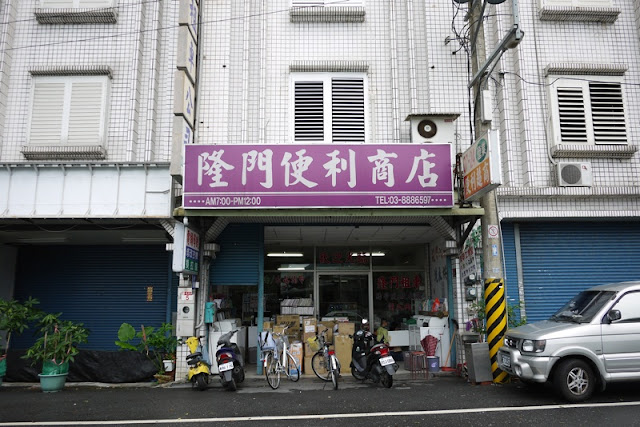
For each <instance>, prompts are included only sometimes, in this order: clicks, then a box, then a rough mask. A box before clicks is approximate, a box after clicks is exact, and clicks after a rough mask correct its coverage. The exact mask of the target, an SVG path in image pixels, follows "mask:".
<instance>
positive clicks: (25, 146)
mask: <svg viewBox="0 0 640 427" xmlns="http://www.w3.org/2000/svg"><path fill="white" fill-rule="evenodd" d="M468 6H469V4H468V3H457V2H455V1H453V2H435V1H430V0H429V1H428V0H401V1H392V2H385V1H378V0H341V1H330V0H325V1H306V0H293V1H292V0H271V1H268V2H267V1H263V0H262V1H261V0H243V1H238V0H225V1H216V2H211V1H201V2H196V0H191V1H186V0H185V1H181V2H162V1H152V2H132V3H129V2H126V3H125V2H118V1H111V0H105V2H104V4H103V3H101V2H95V1H93V2H90V1H87V2H83V0H73V1H72V0H68V1H67V2H65V1H55V2H53V1H47V0H41V1H36V0H31V1H20V2H18V1H3V2H1V3H0V13H1V14H2V19H3V20H2V22H3V23H4V25H3V26H2V34H1V38H0V43H1V49H0V55H2V61H0V67H1V70H0V71H1V73H0V101H1V103H2V106H3V108H1V109H0V135H2V139H1V140H0V165H1V166H2V168H0V225H1V227H2V228H1V229H0V252H1V253H2V257H0V266H1V267H2V269H1V270H0V292H2V295H3V296H7V297H12V296H14V297H18V298H24V297H27V296H29V295H31V296H35V297H39V298H40V299H41V300H42V301H43V308H44V309H48V310H51V311H63V312H65V313H68V314H69V316H70V317H71V318H72V320H78V321H84V322H85V323H86V324H88V326H89V327H90V328H91V329H92V341H91V346H92V347H93V348H96V349H109V348H112V347H113V340H115V331H117V327H118V326H119V325H120V323H122V322H124V321H127V322H129V323H132V324H138V323H146V324H150V323H156V324H159V323H160V322H162V321H165V320H172V319H173V316H172V313H174V312H175V311H176V303H177V304H178V308H180V304H181V301H182V303H184V300H182V299H181V298H180V296H179V295H180V290H178V289H177V287H178V277H177V275H176V273H175V271H174V270H176V268H173V267H174V266H172V259H171V252H167V251H166V249H165V243H172V242H173V237H172V236H174V233H175V229H174V225H175V224H176V222H178V223H180V224H184V223H187V224H188V226H189V227H192V228H193V229H194V230H196V231H197V233H198V234H199V237H200V240H201V242H202V243H203V244H209V243H215V244H217V246H216V247H215V253H214V252H208V251H205V250H204V249H206V248H205V247H203V246H201V247H200V249H203V250H202V251H201V253H202V257H201V258H200V259H199V261H201V262H200V270H199V273H198V275H197V276H196V275H193V277H192V278H191V279H189V277H188V276H183V277H182V279H181V281H180V284H181V285H183V287H182V289H189V288H190V287H191V288H192V290H194V293H195V295H197V305H196V306H194V310H195V313H196V316H195V318H189V319H187V320H188V322H187V323H186V325H187V329H188V330H193V331H196V330H197V329H198V328H199V327H201V326H202V325H203V316H204V303H205V302H206V301H210V300H215V301H217V302H218V304H219V308H220V312H221V313H224V315H225V316H227V317H234V318H240V319H242V321H243V322H244V323H246V324H257V325H258V327H261V325H262V320H263V319H266V318H268V317H269V316H271V315H275V314H293V313H300V314H313V315H316V316H319V317H328V318H334V317H335V318H344V317H346V318H349V319H350V320H357V319H360V318H363V317H366V318H370V319H372V320H373V322H374V323H375V324H377V322H378V321H379V320H380V319H381V318H388V319H389V320H390V321H391V323H395V324H397V325H402V324H403V323H404V322H405V321H406V319H407V318H409V317H411V316H412V315H414V314H416V313H419V312H430V313H433V312H440V314H441V315H445V316H446V315H448V316H449V317H451V318H454V319H456V320H457V321H458V323H459V324H460V325H461V327H462V325H464V324H465V323H467V322H468V321H470V320H471V319H472V318H473V317H474V316H475V315H476V314H475V313H473V311H472V310H471V308H472V306H473V304H474V303H476V302H478V298H480V299H481V298H482V285H481V284H478V283H477V282H473V281H468V280H466V279H468V278H469V277H468V276H469V274H471V273H474V272H475V273H476V275H477V276H480V266H478V267H476V266H475V265H474V263H469V262H468V260H469V259H470V258H471V259H473V260H475V258H476V256H475V255H473V254H471V255H469V254H470V252H468V251H463V247H464V244H465V240H466V237H467V236H468V235H469V232H470V231H471V229H472V227H473V225H474V224H476V223H477V221H478V220H479V219H480V218H481V217H482V215H483V213H484V211H483V209H482V207H481V206H480V205H479V204H478V202H472V203H469V202H464V201H463V200H461V197H460V195H459V191H461V183H460V179H459V175H460V173H461V171H460V168H459V167H458V168H457V167H456V165H457V164H459V163H458V162H457V161H456V158H457V155H459V154H462V153H464V152H465V151H466V150H467V149H468V148H469V147H470V146H471V145H472V144H473V143H474V142H475V137H474V136H473V135H474V129H473V112H474V111H475V109H476V108H479V105H480V102H479V98H478V99H475V98H474V97H473V95H472V94H471V93H470V91H469V89H468V88H467V85H468V83H469V81H470V78H471V77H472V76H471V66H470V62H471V57H472V55H473V53H472V47H471V44H472V43H471V41H472V40H471V37H470V34H469V25H471V24H472V23H470V22H469V21H468V20H466V19H465V16H466V15H467V12H468ZM61 12H62V13H61ZM515 12H517V13H515ZM484 14H485V19H484V20H483V25H484V33H485V40H484V42H485V49H486V51H487V55H489V54H490V53H491V52H492V51H493V46H497V45H498V44H499V42H500V41H501V40H502V39H503V37H504V35H505V34H506V33H507V32H508V31H509V30H510V29H511V28H512V27H513V25H514V22H519V27H520V29H522V30H523V31H524V32H525V37H524V39H523V40H522V42H521V43H520V44H519V45H518V46H517V47H515V48H513V49H509V50H507V51H505V52H504V53H503V54H502V55H501V56H500V57H499V59H498V60H497V61H496V62H495V64H494V65H493V66H492V67H490V70H491V74H490V76H489V77H487V78H486V80H485V81H486V85H485V88H486V90H487V92H484V93H483V96H482V100H483V102H482V105H483V106H486V107H487V111H484V112H483V115H484V116H485V118H486V119H487V120H490V121H491V129H492V130H494V131H495V135H496V136H497V140H498V142H499V152H500V156H501V166H502V168H501V169H502V174H501V175H502V176H501V178H502V185H501V186H500V187H499V188H498V189H497V190H496V191H495V195H496V200H497V206H498V216H499V218H500V221H499V224H495V225H496V226H499V227H498V229H499V232H500V234H501V236H502V242H503V247H504V249H503V251H502V253H496V254H494V256H500V257H503V260H504V265H505V272H504V276H505V277H504V278H505V282H506V294H507V300H508V302H509V303H510V304H513V305H516V304H519V305H520V311H519V312H518V313H519V314H520V316H526V317H527V318H528V319H529V320H539V319H541V318H544V317H546V316H548V315H549V314H551V312H552V311H553V310H554V309H555V308H556V307H558V306H560V305H561V303H562V302H563V300H565V299H567V297H568V296H570V295H571V294H573V293H575V291H576V290H577V289H583V288H586V287H588V286H591V285H595V284H599V283H606V282H611V281H617V280H626V279H637V277H638V274H640V271H636V270H638V268H640V267H637V266H638V265H640V264H639V263H636V262H634V261H635V260H636V258H638V257H640V255H639V254H640V250H638V249H640V248H639V247H638V245H640V243H638V242H640V239H637V238H636V236H637V235H638V234H640V228H639V227H638V224H639V223H638V219H639V218H638V216H639V215H638V212H639V209H638V207H639V206H638V202H639V197H640V191H639V188H640V187H639V182H638V173H637V170H638V159H637V154H636V151H637V142H636V140H637V137H638V131H639V129H638V125H637V123H639V122H640V120H639V119H640V117H638V116H639V114H640V105H638V101H637V100H638V99H640V97H639V96H638V95H639V94H638V91H639V90H640V88H639V83H640V82H639V80H638V76H639V74H638V73H639V71H640V68H639V66H640V61H639V58H640V55H639V54H638V53H639V52H640V49H639V47H640V46H638V43H639V40H638V35H639V34H640V5H639V3H638V1H635V0H634V1H632V0H593V1H589V2H580V1H577V0H573V1H569V0H562V1H561V0H540V1H535V2H528V3H526V4H520V7H519V9H518V10H514V9H513V5H512V2H509V1H507V2H504V3H502V4H500V5H495V6H490V5H487V8H486V9H485V11H484ZM515 17H517V20H516V18H515ZM194 19H195V21H194ZM198 22H199V25H195V23H198ZM594 34H597V35H598V37H593V35H594ZM194 58H195V59H196V63H197V67H195V66H194V65H193V60H194ZM188 64H191V65H188ZM190 96H192V98H190ZM180 99H182V101H180ZM436 147H448V148H447V150H449V151H446V152H445V153H444V154H436V151H437V150H439V149H440V148H436ZM369 149H372V150H374V152H373V153H369V152H368V151H367V150H369ZM243 150H244V151H243ZM412 150H414V151H412ZM422 150H424V152H423V151H422ZM403 153H406V155H405V154H403ZM233 156H235V157H233ZM394 156H395V157H394ZM432 156H433V157H432ZM233 159H235V160H233ZM416 159H418V160H416ZM356 164H357V165H358V167H360V166H362V165H367V166H368V168H369V169H365V171H364V172H362V170H361V169H359V171H358V172H356V171H355V167H354V165H356ZM312 165H313V166H312ZM389 165H393V166H394V168H395V169H393V172H394V175H392V173H391V170H390V169H389V168H388V167H389ZM316 166H318V169H317V170H315V171H313V172H312V170H313V167H316ZM383 166H384V167H383ZM440 166H442V167H445V168H446V172H438V173H437V174H436V173H435V172H434V171H435V170H436V167H440ZM307 171H308V174H307ZM435 175H437V180H436V179H435V178H436V177H435ZM391 176H393V177H395V178H396V180H395V181H394V182H392V181H390V177H391ZM232 178H233V179H235V181H232ZM448 179H449V180H450V181H449V182H450V184H449V188H445V189H440V188H437V185H442V183H443V182H445V181H447V180H448ZM438 181H439V182H440V184H437V182H438ZM364 182H366V184H364ZM413 184H415V185H421V187H422V190H421V191H423V192H424V193H420V194H428V196H429V197H428V198H421V196H416V192H417V190H416V189H415V188H413V187H410V185H413ZM252 185H253V186H252ZM434 188H437V189H438V191H439V192H438V193H435V192H433V193H432V192H430V191H432V190H433V189H434ZM394 192H395V193H394ZM403 195H404V196H406V198H404V199H403ZM412 197H413V198H412ZM437 200H443V201H442V202H441V203H440V202H437ZM179 244H180V242H175V245H179ZM174 248H175V246H174ZM485 275H487V274H486V273H485ZM488 276H490V274H489V275H488ZM196 283H197V285H196ZM470 290H475V295H474V293H473V292H470ZM261 307H262V308H261ZM178 316H179V315H178ZM189 322H190V323H189ZM178 323H179V320H178ZM186 333H187V332H185V334H186ZM450 334H451V330H448V331H446V332H445V331H443V335H450ZM179 335H182V333H179ZM249 339H252V337H250V338H249ZM185 351H186V350H185V349H181V351H180V352H179V355H178V360H182V359H183V356H184V354H183V353H184V352H185ZM442 364H443V365H444V364H445V362H442ZM182 369H184V367H182ZM180 373H181V371H178V374H180ZM182 373H183V372H182Z"/></svg>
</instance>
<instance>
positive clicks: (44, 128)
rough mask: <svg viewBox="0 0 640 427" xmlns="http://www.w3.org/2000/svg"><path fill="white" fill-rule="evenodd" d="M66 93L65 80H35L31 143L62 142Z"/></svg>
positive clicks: (30, 131) (30, 133) (30, 132)
mask: <svg viewBox="0 0 640 427" xmlns="http://www.w3.org/2000/svg"><path fill="white" fill-rule="evenodd" d="M64 95H65V83H64V82H43V81H36V82H35V84H34V93H33V106H32V110H31V127H30V130H29V143H31V144H60V142H61V141H62V130H63V127H62V126H63V118H64V99H65V96H64Z"/></svg>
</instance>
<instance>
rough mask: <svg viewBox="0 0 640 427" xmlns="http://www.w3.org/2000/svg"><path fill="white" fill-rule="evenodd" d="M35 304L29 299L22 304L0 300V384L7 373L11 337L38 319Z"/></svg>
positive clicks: (33, 299) (35, 302)
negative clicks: (1, 340) (2, 342)
mask: <svg viewBox="0 0 640 427" xmlns="http://www.w3.org/2000/svg"><path fill="white" fill-rule="evenodd" d="M37 304H39V301H38V300H37V299H35V298H31V297H29V299H28V300H26V301H25V302H24V303H20V302H18V301H16V300H3V299H0V331H3V332H4V333H5V345H4V348H3V349H0V384H2V378H3V377H4V375H5V373H6V372H7V355H8V354H9V345H10V344H11V336H12V335H14V334H18V335H19V334H21V333H22V332H24V330H25V329H27V328H28V327H29V323H30V322H32V321H34V320H36V319H37V318H38V317H39V315H40V311H39V310H38V309H36V308H35V306H36V305H37ZM0 338H1V337H0Z"/></svg>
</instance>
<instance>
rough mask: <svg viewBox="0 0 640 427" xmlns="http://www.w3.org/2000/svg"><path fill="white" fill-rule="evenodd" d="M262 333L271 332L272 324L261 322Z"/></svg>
mask: <svg viewBox="0 0 640 427" xmlns="http://www.w3.org/2000/svg"><path fill="white" fill-rule="evenodd" d="M262 330H263V331H273V322H262Z"/></svg>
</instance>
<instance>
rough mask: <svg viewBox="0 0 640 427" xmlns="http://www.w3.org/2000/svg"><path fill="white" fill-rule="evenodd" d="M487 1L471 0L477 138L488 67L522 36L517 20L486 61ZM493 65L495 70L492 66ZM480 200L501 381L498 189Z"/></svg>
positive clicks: (483, 132)
mask: <svg viewBox="0 0 640 427" xmlns="http://www.w3.org/2000/svg"><path fill="white" fill-rule="evenodd" d="M488 1H489V3H492V4H499V3H502V2H504V1H505V0H488ZM512 1H513V6H514V10H517V0H512ZM485 5H486V3H485V2H484V1H483V0H471V2H470V4H469V8H470V10H469V15H468V17H470V19H471V22H470V31H471V32H470V36H471V64H472V74H473V76H474V77H473V79H472V81H471V83H470V86H472V87H473V105H474V108H473V115H474V117H473V118H474V130H475V133H474V136H475V140H476V141H477V140H479V139H480V138H482V137H486V138H489V135H488V133H489V131H490V127H491V125H490V123H491V122H486V121H485V120H483V117H482V114H481V110H480V104H481V99H482V97H483V95H484V93H483V89H484V88H486V85H487V79H486V70H487V69H488V68H489V67H490V66H491V64H492V63H495V61H498V60H499V58H500V56H501V55H502V53H503V52H504V51H506V50H507V49H509V48H512V47H515V46H517V44H518V43H519V41H520V39H521V38H522V32H521V31H520V29H519V28H518V25H517V23H514V27H513V28H512V29H511V31H510V33H509V34H508V35H507V36H506V37H505V38H504V39H503V40H502V41H501V43H500V45H499V46H498V47H497V48H496V49H495V50H494V51H493V53H492V55H491V57H490V59H489V60H488V61H487V58H486V49H485V44H484V42H485V39H484V23H483V15H484V11H485ZM515 17H517V14H514V18H515ZM494 66H495V65H494ZM490 69H491V70H492V69H493V67H491V68H490ZM485 93H486V92H485ZM483 105H484V103H483ZM480 204H481V206H482V208H483V209H484V216H483V217H482V219H481V230H482V260H483V264H484V269H483V277H482V278H483V279H484V301H485V320H486V327H487V343H488V344H489V355H490V357H491V371H492V374H493V381H494V382H496V383H501V382H504V381H505V380H506V379H507V374H506V373H505V372H503V371H502V370H501V369H500V368H499V367H498V361H497V353H498V349H499V348H500V346H501V345H502V338H503V337H504V334H505V332H506V330H507V307H506V299H505V289H504V271H503V266H502V265H503V264H502V235H501V233H500V227H499V221H500V219H499V217H498V207H497V204H496V195H495V190H491V191H489V192H487V193H486V194H484V195H483V196H482V198H481V199H480Z"/></svg>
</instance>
